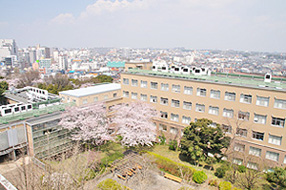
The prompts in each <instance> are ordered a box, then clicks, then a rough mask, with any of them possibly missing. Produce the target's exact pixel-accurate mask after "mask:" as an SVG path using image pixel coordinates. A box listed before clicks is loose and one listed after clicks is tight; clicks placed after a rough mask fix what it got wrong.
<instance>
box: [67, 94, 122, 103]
mask: <svg viewBox="0 0 286 190" xmlns="http://www.w3.org/2000/svg"><path fill="white" fill-rule="evenodd" d="M112 97H113V98H116V97H117V93H113V95H112ZM108 98H109V97H108V95H104V97H103V99H104V100H107V99H108ZM62 100H63V101H64V100H65V97H62ZM70 100H71V99H70V97H67V102H70ZM72 101H73V102H76V100H75V99H72ZM93 101H94V102H97V101H98V97H94V98H93ZM87 103H88V100H87V99H83V100H82V104H87Z"/></svg>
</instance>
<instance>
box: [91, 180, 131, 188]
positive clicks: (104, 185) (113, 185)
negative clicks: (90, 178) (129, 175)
mask: <svg viewBox="0 0 286 190" xmlns="http://www.w3.org/2000/svg"><path fill="white" fill-rule="evenodd" d="M96 187H97V188H98V189H100V190H110V189H112V190H125V189H127V188H126V187H125V186H121V185H120V184H119V183H118V182H117V181H115V180H113V179H106V180H104V181H102V182H100V183H99V184H98V185H97V186H96Z"/></svg>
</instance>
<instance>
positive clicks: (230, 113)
mask: <svg viewBox="0 0 286 190" xmlns="http://www.w3.org/2000/svg"><path fill="white" fill-rule="evenodd" d="M123 96H124V97H129V92H128V91H123ZM131 98H132V99H135V100H136V99H138V93H136V92H132V93H131ZM140 99H141V100H142V101H147V94H141V95H140ZM150 102H152V103H157V102H158V97H157V96H153V95H150ZM160 104H162V105H166V106H167V105H169V99H168V98H164V97H160ZM171 106H172V107H175V108H179V107H180V100H176V99H171ZM183 109H186V110H191V109H192V102H188V101H183ZM205 109H206V108H205V105H204V104H198V103H197V104H196V108H195V110H196V111H197V112H202V113H204V112H205ZM208 113H209V114H211V115H219V107H216V106H209V110H208ZM222 116H223V117H228V118H233V117H234V110H233V109H227V108H224V109H223V113H222ZM237 117H238V119H240V120H245V121H249V117H250V113H249V112H242V111H239V112H238V116H237ZM271 118H272V120H271V124H272V125H273V126H277V127H284V124H285V118H278V117H273V116H272V117H271ZM266 120H267V115H261V114H256V113H254V120H253V121H254V123H258V124H266Z"/></svg>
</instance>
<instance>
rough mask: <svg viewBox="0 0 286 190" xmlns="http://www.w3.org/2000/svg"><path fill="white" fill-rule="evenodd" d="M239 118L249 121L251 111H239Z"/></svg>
mask: <svg viewBox="0 0 286 190" xmlns="http://www.w3.org/2000/svg"><path fill="white" fill-rule="evenodd" d="M238 119H241V120H244V121H249V112H242V111H239V112H238Z"/></svg>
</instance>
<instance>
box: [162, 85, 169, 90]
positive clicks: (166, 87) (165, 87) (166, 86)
mask: <svg viewBox="0 0 286 190" xmlns="http://www.w3.org/2000/svg"><path fill="white" fill-rule="evenodd" d="M161 90H163V91H168V90H169V84H167V83H161Z"/></svg>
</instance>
